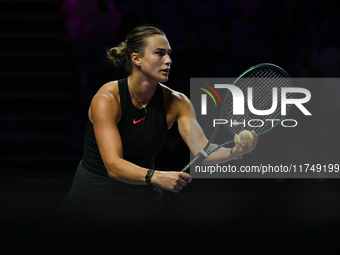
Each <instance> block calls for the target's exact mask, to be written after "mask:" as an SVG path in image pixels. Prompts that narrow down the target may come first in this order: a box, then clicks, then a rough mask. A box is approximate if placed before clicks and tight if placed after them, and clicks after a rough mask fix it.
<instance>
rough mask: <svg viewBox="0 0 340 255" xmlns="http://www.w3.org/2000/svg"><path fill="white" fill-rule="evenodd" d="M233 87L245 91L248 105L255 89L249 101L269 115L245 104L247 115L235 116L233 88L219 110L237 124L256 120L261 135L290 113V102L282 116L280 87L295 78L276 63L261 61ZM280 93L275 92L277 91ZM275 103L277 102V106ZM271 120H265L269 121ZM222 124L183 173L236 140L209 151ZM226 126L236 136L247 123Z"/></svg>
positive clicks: (223, 117)
mask: <svg viewBox="0 0 340 255" xmlns="http://www.w3.org/2000/svg"><path fill="white" fill-rule="evenodd" d="M233 85H234V86H236V87H238V88H239V89H241V90H242V92H243V95H244V102H245V104H247V102H248V88H252V96H251V97H249V100H252V105H253V108H254V109H256V110H261V111H262V112H261V113H265V112H266V111H265V110H267V112H268V113H270V114H268V115H257V114H254V113H253V112H252V111H250V110H249V109H248V107H244V115H233V96H232V93H231V92H230V90H229V91H228V93H227V94H226V96H225V98H224V100H223V104H222V109H221V113H220V118H221V119H227V120H231V119H232V120H233V121H234V122H235V123H248V121H249V120H252V121H254V120H256V121H257V122H258V123H256V124H254V125H252V127H251V129H252V130H254V131H255V132H256V133H257V134H258V135H259V136H261V135H264V134H266V133H268V132H269V131H271V130H273V129H274V128H275V127H276V126H278V125H279V124H280V123H281V121H282V120H283V119H284V118H285V117H286V116H287V114H288V113H289V111H290V108H291V107H290V105H287V109H286V115H281V107H280V106H281V93H280V92H281V88H285V87H291V86H292V81H291V78H290V76H289V75H288V74H287V72H286V71H285V70H283V69H282V68H281V67H279V66H276V65H273V64H268V63H265V64H259V65H256V66H253V67H251V68H249V69H248V70H246V71H245V72H243V73H242V74H241V75H240V76H239V77H238V78H237V79H236V80H235V81H234V83H233ZM218 87H219V85H217V84H216V85H215V88H218ZM275 90H276V92H277V93H273V91H275ZM274 97H276V99H277V104H276V106H277V107H276V109H275V110H274V111H272V106H273V98H274ZM292 97H293V94H292V93H287V94H286V98H292ZM274 106H275V105H274ZM265 119H266V120H272V121H266V120H265ZM219 126H220V125H217V126H216V128H215V129H214V132H213V134H212V135H211V137H210V139H209V142H208V143H207V145H206V146H205V147H204V149H203V150H202V151H201V152H200V153H198V154H197V155H196V156H195V157H194V158H193V159H192V160H191V162H190V163H189V164H187V165H186V166H185V167H184V168H183V169H182V170H181V172H184V171H187V170H188V169H190V166H191V165H199V164H201V163H202V162H203V161H204V160H205V159H206V158H207V157H208V156H209V155H210V154H211V153H212V152H214V151H216V150H218V149H219V148H221V147H223V146H225V145H227V144H229V143H232V142H234V140H231V141H229V142H226V143H223V144H221V145H219V146H217V147H214V148H213V149H210V150H209V151H207V150H208V148H209V145H210V144H211V143H212V141H213V140H214V138H215V136H216V133H217V131H218V129H219ZM223 126H225V127H226V128H227V130H228V131H229V132H231V133H232V134H233V135H235V134H239V133H240V131H242V130H243V129H245V127H244V125H223Z"/></svg>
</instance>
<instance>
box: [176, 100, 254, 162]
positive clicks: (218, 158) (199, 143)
mask: <svg viewBox="0 0 340 255" xmlns="http://www.w3.org/2000/svg"><path fill="white" fill-rule="evenodd" d="M176 101H177V102H176V106H177V107H176V109H177V114H178V115H177V116H178V117H177V124H178V130H179V133H180V135H181V137H182V139H183V140H184V142H185V143H186V144H187V145H188V147H189V148H190V151H191V153H192V154H193V155H197V154H198V153H199V152H200V151H201V150H202V149H203V148H204V147H205V146H206V144H207V143H208V139H207V138H206V136H205V134H204V132H203V130H202V128H201V126H200V125H199V124H198V122H197V119H196V113H195V110H194V107H193V106H192V104H191V102H190V100H189V99H188V98H187V97H186V96H185V95H183V94H179V96H178V97H177V99H176ZM236 139H237V136H235V137H234V140H235V146H234V147H233V148H225V147H222V148H220V149H218V150H216V151H215V152H213V153H212V154H211V155H209V157H208V158H207V159H206V160H204V161H203V164H218V163H222V162H227V161H230V160H232V159H235V157H237V158H240V157H242V156H243V155H244V154H245V153H249V152H250V151H251V150H249V148H252V149H253V147H254V146H253V143H252V141H251V139H250V138H249V137H246V139H247V141H248V145H249V146H246V142H245V140H244V138H243V136H241V139H240V140H241V144H239V143H238V142H237V140H236ZM231 152H232V153H231Z"/></svg>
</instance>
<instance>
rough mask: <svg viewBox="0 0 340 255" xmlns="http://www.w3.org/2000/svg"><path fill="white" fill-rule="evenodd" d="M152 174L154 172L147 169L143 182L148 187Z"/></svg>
mask: <svg viewBox="0 0 340 255" xmlns="http://www.w3.org/2000/svg"><path fill="white" fill-rule="evenodd" d="M154 172H155V170H152V169H149V170H148V172H147V173H146V175H145V181H146V183H147V184H148V185H152V183H151V178H152V175H153V173H154Z"/></svg>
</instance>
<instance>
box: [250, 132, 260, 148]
mask: <svg viewBox="0 0 340 255" xmlns="http://www.w3.org/2000/svg"><path fill="white" fill-rule="evenodd" d="M251 133H252V134H253V137H254V144H255V145H256V144H257V142H258V141H259V136H258V135H257V134H256V132H255V131H254V130H252V131H251Z"/></svg>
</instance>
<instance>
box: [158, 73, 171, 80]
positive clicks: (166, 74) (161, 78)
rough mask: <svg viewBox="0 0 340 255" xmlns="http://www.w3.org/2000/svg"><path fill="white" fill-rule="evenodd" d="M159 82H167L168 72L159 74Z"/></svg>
mask: <svg viewBox="0 0 340 255" xmlns="http://www.w3.org/2000/svg"><path fill="white" fill-rule="evenodd" d="M159 80H160V82H166V81H167V80H169V72H161V75H160V79H159Z"/></svg>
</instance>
